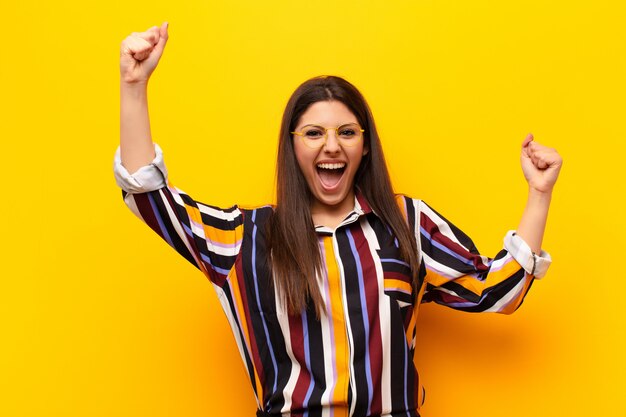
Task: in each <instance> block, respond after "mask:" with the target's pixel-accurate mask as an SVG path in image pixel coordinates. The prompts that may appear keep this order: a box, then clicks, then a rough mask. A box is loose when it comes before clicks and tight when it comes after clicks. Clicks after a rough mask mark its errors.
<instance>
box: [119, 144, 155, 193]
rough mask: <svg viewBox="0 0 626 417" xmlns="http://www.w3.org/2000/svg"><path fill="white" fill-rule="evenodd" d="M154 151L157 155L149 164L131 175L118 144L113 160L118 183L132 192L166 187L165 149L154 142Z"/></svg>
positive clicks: (145, 191) (143, 191)
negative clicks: (124, 163) (125, 166)
mask: <svg viewBox="0 0 626 417" xmlns="http://www.w3.org/2000/svg"><path fill="white" fill-rule="evenodd" d="M154 153H155V154H156V156H155V157H154V159H153V160H152V162H150V164H149V165H145V166H143V167H141V168H139V169H138V170H137V171H136V172H135V173H134V174H132V175H131V174H130V173H129V172H128V171H127V170H126V168H124V166H123V165H122V159H121V156H120V148H119V146H118V148H117V150H116V151H115V158H114V160H113V174H114V175H115V182H116V183H117V185H118V186H119V187H120V188H121V189H122V190H124V191H126V192H127V193H131V194H139V193H147V192H150V191H154V190H158V189H161V188H163V187H165V186H166V185H167V168H166V167H165V163H164V162H163V151H161V148H160V147H159V145H157V144H156V143H155V144H154Z"/></svg>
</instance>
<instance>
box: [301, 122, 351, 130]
mask: <svg viewBox="0 0 626 417" xmlns="http://www.w3.org/2000/svg"><path fill="white" fill-rule="evenodd" d="M358 124H359V122H348V123H342V124H340V125H339V126H337V127H338V128H339V127H342V126H347V125H358ZM308 126H313V127H321V128H324V129H326V128H325V127H324V126H322V125H318V124H315V123H309V124H307V125H304V126H302V127H301V128H300V129H304V128H305V127H308Z"/></svg>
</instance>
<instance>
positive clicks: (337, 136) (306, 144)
mask: <svg viewBox="0 0 626 417" xmlns="http://www.w3.org/2000/svg"><path fill="white" fill-rule="evenodd" d="M352 125H355V126H358V129H357V130H358V131H359V132H361V135H360V136H359V139H357V140H355V141H354V144H352V145H347V144H346V143H345V141H344V140H343V139H341V138H340V137H339V129H341V128H342V127H346V126H352ZM309 126H312V127H319V128H320V129H322V130H323V131H324V140H323V141H320V142H321V144H320V145H318V146H311V145H309V144H308V143H307V141H306V135H305V134H304V132H302V131H300V132H291V134H292V135H296V136H300V137H301V138H302V143H304V145H305V146H306V147H308V148H311V149H319V148H322V147H323V146H324V145H326V141H327V140H328V131H329V130H334V131H335V137H336V138H337V141H338V142H339V143H340V144H341V145H342V146H347V147H349V148H350V147H353V146H356V144H357V143H359V140H360V139H363V133H364V132H365V129H363V128H361V126H360V125H359V124H358V123H344V124H342V125H341V126H337V127H324V126H320V125H314V124H309V125H304V126H302V128H301V129H300V130H302V129H304V128H306V127H309Z"/></svg>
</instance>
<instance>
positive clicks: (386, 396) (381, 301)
mask: <svg viewBox="0 0 626 417" xmlns="http://www.w3.org/2000/svg"><path fill="white" fill-rule="evenodd" d="M361 219H362V220H361V229H362V230H363V234H364V235H365V239H367V243H368V247H369V248H370V253H371V255H372V258H373V259H374V265H375V266H376V281H377V282H378V317H379V320H378V321H379V323H380V332H381V341H382V375H381V380H380V390H381V396H382V414H386V413H390V412H391V385H392V382H391V317H390V313H389V312H390V309H391V303H392V302H393V300H392V299H391V298H390V297H389V296H387V295H386V294H385V276H384V274H383V269H382V264H381V262H380V261H378V260H377V259H378V253H377V252H376V248H379V247H380V245H379V242H378V237H377V236H376V233H375V232H374V229H372V227H371V225H370V224H369V222H368V221H367V218H366V217H365V216H364V217H362V218H361ZM370 322H371V320H370ZM372 379H374V380H375V375H372Z"/></svg>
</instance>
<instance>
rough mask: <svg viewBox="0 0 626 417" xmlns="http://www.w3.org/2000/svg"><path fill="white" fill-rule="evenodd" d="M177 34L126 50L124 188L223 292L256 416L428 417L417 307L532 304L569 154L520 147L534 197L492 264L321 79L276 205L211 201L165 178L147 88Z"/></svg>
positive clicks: (281, 161) (297, 118) (342, 93)
mask: <svg viewBox="0 0 626 417" xmlns="http://www.w3.org/2000/svg"><path fill="white" fill-rule="evenodd" d="M167 37H168V34H167V24H163V25H162V26H161V27H156V26H155V27H152V28H150V29H149V30H147V31H146V32H141V33H133V34H132V35H130V36H129V37H127V38H126V39H125V40H124V41H123V43H122V50H121V144H120V148H119V149H118V152H117V153H116V158H115V165H114V168H115V175H116V180H117V182H118V184H119V185H120V186H121V187H122V189H123V196H124V201H125V202H126V204H127V205H128V206H129V207H130V208H131V210H132V211H133V212H134V213H135V214H136V215H137V216H139V218H141V219H142V220H143V221H145V222H146V223H147V224H148V225H149V226H150V227H151V228H152V229H154V230H155V231H156V232H157V233H158V234H159V235H160V236H161V237H162V238H163V239H164V240H165V241H167V243H168V244H169V245H171V246H172V247H174V248H175V249H176V250H177V251H178V252H179V253H180V254H181V255H183V256H184V257H185V258H186V259H187V260H188V261H189V262H191V263H192V264H193V265H194V266H196V267H197V268H198V269H200V270H201V271H202V272H203V273H204V274H205V275H206V276H207V277H208V278H209V279H210V280H211V282H212V283H213V284H214V288H215V289H216V291H217V293H218V295H219V299H220V301H221V303H222V307H223V309H224V311H225V313H226V316H227V317H228V320H229V322H230V325H231V327H232V330H233V334H234V336H235V339H236V341H237V344H238V347H239V350H240V353H241V357H242V359H243V361H244V365H245V367H246V369H247V371H248V375H249V378H250V382H251V383H252V387H253V389H254V392H255V395H256V399H257V403H258V411H257V415H259V416H268V415H280V414H281V413H291V414H292V415H300V414H303V413H305V412H306V413H307V414H308V415H310V416H314V415H319V416H322V415H324V416H329V415H331V410H332V415H334V416H341V415H353V416H373V415H382V416H418V415H419V408H420V407H421V405H422V403H423V401H424V389H423V388H422V384H421V381H420V379H419V376H418V373H417V371H416V369H415V367H414V362H413V353H414V349H415V341H416V338H415V329H416V328H415V323H416V318H417V312H418V307H419V305H420V304H421V303H423V302H431V301H434V302H436V303H439V304H442V305H446V306H449V307H452V308H455V309H458V310H463V311H473V312H478V311H491V312H499V313H506V314H509V313H512V312H513V311H515V310H516V309H517V308H518V307H519V306H520V304H521V303H522V301H523V299H524V296H525V295H526V293H527V291H528V290H529V288H530V286H531V284H532V282H533V279H534V278H539V277H541V276H543V275H544V274H545V272H546V269H547V267H548V265H549V263H550V257H549V255H548V254H547V253H545V252H543V251H541V241H542V238H543V232H544V229H545V222H546V218H547V213H548V207H549V203H550V197H551V193H552V189H553V187H554V184H555V181H556V179H557V176H558V173H559V170H560V166H561V163H562V161H561V158H560V157H559V155H558V154H557V152H556V151H555V150H553V149H550V148H547V147H544V146H542V145H539V144H537V143H535V142H534V141H532V136H529V137H528V138H526V139H525V140H524V142H523V143H522V154H521V160H522V168H523V171H524V175H525V177H526V180H527V181H528V184H529V196H528V203H527V206H526V209H525V211H524V214H523V216H522V219H521V221H520V224H519V227H518V228H517V231H516V232H512V231H511V232H509V233H508V234H507V235H506V237H505V240H504V249H502V251H500V252H499V253H498V254H497V255H496V256H495V257H494V258H493V259H491V258H487V257H484V256H481V255H479V254H478V251H477V250H476V247H475V246H474V244H473V243H472V241H471V240H470V239H469V238H468V237H467V236H466V235H465V234H463V232H461V231H460V230H459V229H457V228H456V227H455V226H454V225H453V224H452V223H450V222H449V221H448V220H446V219H445V218H444V217H442V216H441V215H440V214H439V213H437V212H436V211H435V210H433V209H432V208H431V207H430V206H428V205H427V204H426V203H424V202H423V201H421V200H418V199H412V198H409V197H407V196H403V195H394V193H393V190H392V187H391V183H390V180H389V175H388V173H387V169H386V166H385V161H384V157H383V153H382V149H381V145H380V140H379V138H378V134H377V132H376V127H375V124H374V119H373V118H372V115H371V112H370V110H369V108H368V106H367V104H366V102H365V100H364V98H363V97H362V95H361V94H360V93H359V92H358V90H357V89H356V88H355V87H354V86H352V85H351V84H350V83H348V82H347V81H345V80H343V79H341V78H338V77H317V78H314V79H311V80H308V81H306V82H305V83H303V84H302V85H301V86H300V87H298V89H297V90H296V91H295V92H294V94H293V95H292V97H291V98H290V100H289V102H288V104H287V107H286V109H285V113H284V116H283V120H282V125H281V132H280V140H279V152H278V162H277V170H278V172H277V204H276V206H275V207H273V206H264V207H259V208H255V209H243V208H240V207H237V206H233V207H231V208H228V209H220V208H217V207H213V206H210V205H207V204H204V203H201V202H199V201H196V200H194V199H192V198H191V197H190V196H188V195H187V194H185V193H184V192H183V191H181V190H180V189H179V188H177V187H175V186H174V185H172V184H171V183H170V182H169V181H168V179H167V170H166V168H165V165H164V163H163V157H162V152H161V150H160V148H159V147H158V146H157V145H155V144H153V143H152V140H151V137H150V125H149V120H148V110H147V100H146V86H147V82H148V79H149V77H150V75H151V73H152V71H153V70H154V69H155V67H156V65H157V63H158V61H159V59H160V57H161V55H162V53H163V49H164V47H165V44H166V42H167ZM131 173H132V174H131ZM538 253H539V255H537V254H538Z"/></svg>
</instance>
